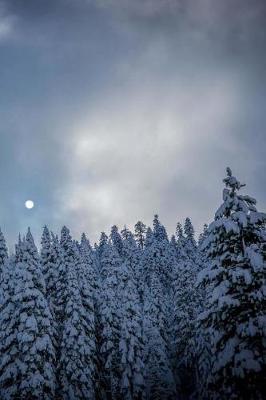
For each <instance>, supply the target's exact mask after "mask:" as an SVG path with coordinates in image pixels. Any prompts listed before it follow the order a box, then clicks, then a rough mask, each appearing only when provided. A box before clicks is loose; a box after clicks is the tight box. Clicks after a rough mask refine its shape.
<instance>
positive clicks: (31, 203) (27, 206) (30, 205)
mask: <svg viewBox="0 0 266 400" xmlns="http://www.w3.org/2000/svg"><path fill="white" fill-rule="evenodd" d="M25 207H26V208H27V209H28V210H31V209H32V208H33V207H34V202H33V201H32V200H27V201H26V202H25Z"/></svg>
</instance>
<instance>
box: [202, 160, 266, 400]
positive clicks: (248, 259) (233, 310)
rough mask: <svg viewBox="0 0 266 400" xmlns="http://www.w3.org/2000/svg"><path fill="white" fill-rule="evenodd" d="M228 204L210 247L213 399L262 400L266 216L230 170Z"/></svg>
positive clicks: (205, 319)
mask: <svg viewBox="0 0 266 400" xmlns="http://www.w3.org/2000/svg"><path fill="white" fill-rule="evenodd" d="M224 183H225V185H226V188H225V189H224V191H223V203H222V205H221V206H220V208H219V209H218V211H217V212H216V214H215V220H214V222H212V223H211V224H210V226H209V229H208V237H207V239H206V240H205V243H204V246H205V248H206V250H207V256H208V259H209V261H210V265H209V266H207V268H206V269H205V270H204V271H203V273H202V274H201V275H202V282H203V283H204V284H205V285H206V286H207V287H209V288H210V290H209V293H208V294H209V296H208V302H207V310H206V311H205V312H204V313H203V314H202V315H201V323H202V329H204V330H208V332H209V337H210V341H211V346H212V369H211V374H210V376H209V379H208V382H207V393H208V396H209V397H210V398H213V399H262V398H264V395H265V373H266V343H265V329H266V323H265V321H266V317H265V309H266V292H265V275H266V258H265V222H266V215H265V214H263V213H260V212H257V210H256V206H255V205H256V200H255V199H253V198H251V197H249V196H243V195H240V194H239V190H240V189H241V188H242V187H243V186H244V185H242V184H240V182H239V181H238V180H237V179H236V178H235V177H234V176H233V175H232V171H231V170H230V168H227V177H226V178H225V179H224Z"/></svg>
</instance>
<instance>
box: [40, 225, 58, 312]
mask: <svg viewBox="0 0 266 400" xmlns="http://www.w3.org/2000/svg"><path fill="white" fill-rule="evenodd" d="M40 262H41V267H42V272H43V276H44V280H45V284H46V299H47V301H48V304H49V307H50V310H51V312H52V315H53V316H54V317H56V306H57V300H58V293H57V281H58V274H59V266H60V250H59V242H58V239H57V237H56V236H55V235H54V234H53V233H52V235H51V234H50V232H49V230H48V228H47V227H46V226H45V227H44V229H43V234H42V239H41V253H40Z"/></svg>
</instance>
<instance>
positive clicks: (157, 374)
mask: <svg viewBox="0 0 266 400" xmlns="http://www.w3.org/2000/svg"><path fill="white" fill-rule="evenodd" d="M166 314H167V313H166V310H165V302H164V295H163V291H162V286H161V282H160V281H159V278H158V275H157V274H156V273H153V275H152V277H151V285H150V287H147V286H146V288H145V294H144V326H143V329H144V343H145V351H144V362H145V383H146V395H147V399H151V400H157V399H158V400H164V399H167V400H171V399H175V398H176V388H175V382H174V376H173V373H172V366H171V358H170V348H169V343H168V335H167V329H166V326H167V318H166Z"/></svg>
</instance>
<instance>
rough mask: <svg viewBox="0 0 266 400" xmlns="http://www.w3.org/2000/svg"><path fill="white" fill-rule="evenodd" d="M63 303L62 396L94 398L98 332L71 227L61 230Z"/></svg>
mask: <svg viewBox="0 0 266 400" xmlns="http://www.w3.org/2000/svg"><path fill="white" fill-rule="evenodd" d="M60 248H61V260H62V264H63V266H64V270H62V274H63V276H64V279H65V282H64V286H63V287H61V293H62V294H63V299H64V301H63V303H61V304H60V305H61V315H60V316H61V318H60V333H61V335H60V351H59V367H58V372H59V382H60V386H59V389H60V390H59V392H58V396H59V397H60V398H63V399H66V400H68V399H84V398H86V399H94V398H95V392H94V363H95V334H94V314H93V312H94V309H93V299H92V290H91V288H90V287H89V282H86V275H85V267H84V264H83V262H82V258H81V255H80V253H79V251H78V249H77V245H76V243H75V242H73V241H72V238H71V236H70V232H69V230H68V229H67V228H66V227H64V228H63V229H62V233H61V241H60Z"/></svg>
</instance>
